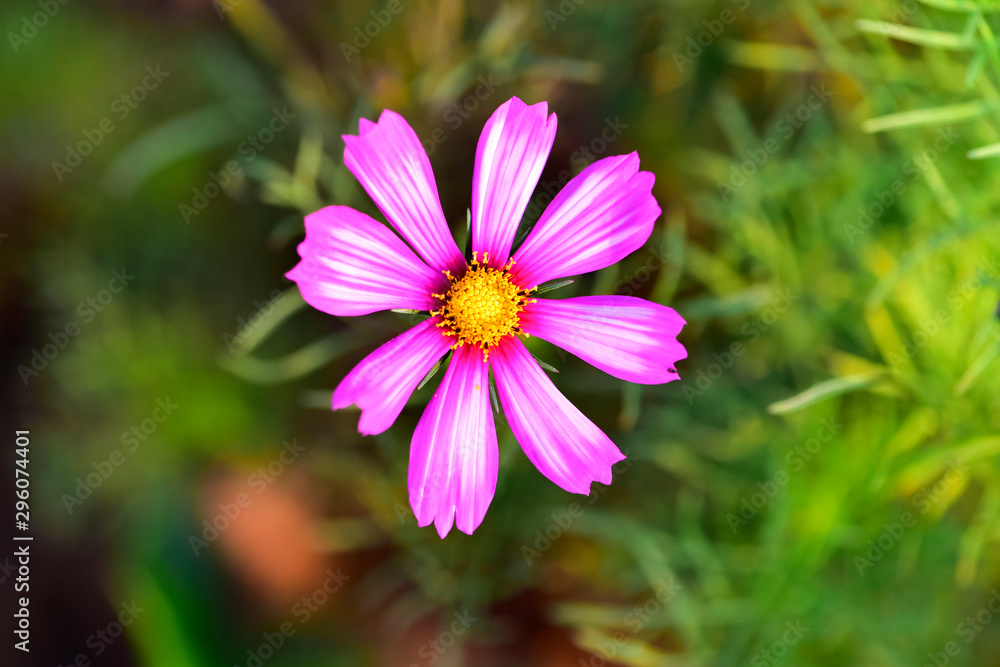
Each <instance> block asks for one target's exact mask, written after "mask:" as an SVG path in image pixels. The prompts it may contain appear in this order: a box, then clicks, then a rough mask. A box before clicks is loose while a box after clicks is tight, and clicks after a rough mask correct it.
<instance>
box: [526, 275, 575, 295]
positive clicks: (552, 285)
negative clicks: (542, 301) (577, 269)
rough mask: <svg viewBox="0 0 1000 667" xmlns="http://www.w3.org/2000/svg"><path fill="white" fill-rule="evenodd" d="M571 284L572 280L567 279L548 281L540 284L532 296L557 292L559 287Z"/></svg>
mask: <svg viewBox="0 0 1000 667" xmlns="http://www.w3.org/2000/svg"><path fill="white" fill-rule="evenodd" d="M573 282H574V281H573V279H572V278H568V279H566V280H550V281H549V282H547V283H542V284H541V285H539V286H538V287H536V288H535V290H534V292H533V294H545V293H546V292H551V291H553V290H557V289H559V288H560V287H566V285H572V284H573Z"/></svg>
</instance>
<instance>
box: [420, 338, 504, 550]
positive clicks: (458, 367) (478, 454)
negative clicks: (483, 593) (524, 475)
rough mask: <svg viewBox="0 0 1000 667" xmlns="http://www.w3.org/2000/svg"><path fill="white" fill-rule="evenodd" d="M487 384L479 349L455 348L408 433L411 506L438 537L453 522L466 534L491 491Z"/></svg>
mask: <svg viewBox="0 0 1000 667" xmlns="http://www.w3.org/2000/svg"><path fill="white" fill-rule="evenodd" d="M488 383H489V365H488V364H487V362H485V361H484V360H483V354H482V352H481V351H480V350H479V349H478V348H474V347H472V346H470V345H463V346H461V347H459V348H457V349H456V350H455V354H454V356H452V359H451V363H450V364H449V366H448V370H447V372H446V373H445V376H444V379H443V380H442V381H441V385H440V386H439V387H438V389H437V391H436V392H435V393H434V397H433V398H432V399H431V402H430V404H429V405H428V406H427V409H426V410H425V411H424V414H423V416H422V417H421V418H420V423H419V424H417V429H416V430H415V431H414V432H413V441H412V443H411V445H410V473H409V489H410V505H411V506H412V507H413V513H414V514H415V515H416V517H417V523H418V524H419V525H421V526H426V525H427V524H429V523H430V522H431V521H433V522H434V527H435V528H437V532H438V535H440V536H441V537H442V538H444V536H445V535H447V534H448V531H450V530H451V526H452V523H453V522H454V523H457V525H458V529H459V530H461V531H462V532H463V533H468V534H470V535H471V534H472V531H473V530H475V529H476V527H478V526H479V524H480V523H482V522H483V517H485V516H486V510H487V508H488V507H489V506H490V502H491V501H492V500H493V493H494V491H496V485H497V467H498V461H499V453H498V451H497V434H496V429H495V428H494V426H493V411H492V410H491V409H490V398H489V384H488Z"/></svg>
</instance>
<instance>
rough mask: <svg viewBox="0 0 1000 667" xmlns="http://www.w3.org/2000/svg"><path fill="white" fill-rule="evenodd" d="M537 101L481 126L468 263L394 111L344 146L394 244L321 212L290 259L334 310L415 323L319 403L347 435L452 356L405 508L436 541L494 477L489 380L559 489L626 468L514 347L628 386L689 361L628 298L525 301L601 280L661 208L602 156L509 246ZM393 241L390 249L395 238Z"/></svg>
mask: <svg viewBox="0 0 1000 667" xmlns="http://www.w3.org/2000/svg"><path fill="white" fill-rule="evenodd" d="M555 133H556V116H555V114H552V115H548V107H547V105H546V103H544V102H542V103H540V104H535V105H532V106H528V105H526V104H524V102H522V101H521V100H519V99H517V98H516V97H515V98H512V99H511V100H509V101H508V102H506V103H505V104H503V105H502V106H501V107H500V108H498V109H497V110H496V111H495V112H494V113H493V116H492V117H491V118H490V119H489V121H488V122H487V123H486V127H485V128H484V129H483V133H482V135H481V136H480V138H479V145H478V147H477V148H476V163H475V170H474V172H473V176H472V206H471V223H470V225H471V227H470V232H471V236H472V260H471V261H467V260H466V258H465V257H464V256H463V254H462V252H461V251H459V249H458V246H457V245H456V243H455V240H454V239H453V238H452V236H451V233H450V231H449V229H448V225H447V223H446V222H445V219H444V214H443V213H442V211H441V203H440V200H439V198H438V192H437V186H436V185H435V181H434V173H433V172H432V171H431V165H430V161H429V160H428V158H427V154H426V152H425V151H424V149H423V147H422V146H421V144H420V141H419V139H418V138H417V135H416V133H414V131H413V129H412V128H411V127H410V126H409V125H408V124H407V122H406V121H405V120H404V119H403V118H402V116H400V115H399V114H397V113H394V112H392V111H388V110H387V111H384V112H383V113H382V115H381V117H379V120H378V123H373V122H371V121H369V120H366V119H361V122H360V132H359V134H358V136H350V135H348V136H345V137H344V140H345V142H346V143H347V147H346V149H345V151H344V162H345V163H346V165H347V168H348V169H350V170H351V173H353V174H354V176H355V177H357V179H358V180H359V181H360V182H361V185H362V186H363V187H364V189H365V191H366V192H367V193H368V194H369V196H371V198H372V199H373V200H374V201H375V204H376V205H377V206H378V208H379V210H380V211H382V213H383V215H385V217H386V219H387V220H388V221H389V223H390V224H391V225H392V227H393V228H394V229H395V230H396V231H397V232H398V233H399V236H397V235H396V234H394V233H393V232H392V231H390V230H389V229H388V228H387V227H386V226H385V225H383V224H381V223H379V222H376V221H375V220H373V219H372V218H370V217H368V216H367V215H365V214H364V213H360V212H358V211H356V210H354V209H351V208H348V207H346V206H329V207H327V208H324V209H322V210H319V211H317V212H315V213H312V214H310V215H308V216H306V219H305V226H306V237H305V240H304V241H303V242H302V244H301V245H299V248H298V250H299V255H300V256H301V258H302V261H301V262H299V264H298V265H296V267H295V268H294V269H292V271H290V272H289V273H288V277H289V278H291V279H292V280H294V281H295V282H296V283H298V285H299V289H300V290H301V292H302V296H303V298H304V299H305V300H306V301H307V302H308V303H309V304H310V305H312V306H313V307H314V308H317V309H319V310H321V311H323V312H326V313H330V314H331V315H365V314H368V313H373V312H376V311H380V310H388V309H412V310H417V311H427V312H429V313H430V317H429V318H428V319H426V320H424V321H422V322H421V323H420V324H417V325H416V326H414V327H413V328H412V329H410V330H409V331H407V332H405V333H403V334H401V335H400V336H397V337H396V338H394V339H393V340H390V341H389V342H388V343H386V344H384V345H382V346H381V347H379V348H378V349H377V350H375V351H374V352H372V353H371V354H370V355H368V356H367V357H366V358H365V359H364V360H363V361H361V363H359V364H358V365H357V366H356V367H355V368H354V369H353V370H352V371H351V372H350V373H349V374H348V375H347V377H345V378H344V380H343V381H342V382H341V383H340V385H339V386H338V387H337V389H336V391H334V393H333V409H334V410H339V409H341V408H344V407H347V406H349V405H351V404H355V405H357V406H358V407H359V408H360V409H361V419H360V422H359V425H358V430H359V431H360V432H361V433H363V434H366V435H371V434H376V433H381V432H383V431H385V430H386V429H388V428H389V427H390V426H391V425H392V423H393V422H394V421H395V420H396V417H398V416H399V414H400V412H401V411H402V410H403V406H404V405H406V402H407V400H408V399H409V397H410V395H411V394H412V393H413V391H414V390H415V389H416V387H417V385H418V384H419V383H420V381H421V380H422V379H423V378H424V377H425V376H426V375H427V373H428V372H429V371H430V370H431V369H432V368H433V367H434V365H435V364H436V363H437V362H438V361H439V360H440V359H441V358H442V357H443V356H444V355H445V354H446V353H447V352H448V351H449V350H454V353H453V355H452V357H451V361H450V363H449V365H448V369H447V371H446V372H445V374H444V378H443V379H442V380H441V384H440V385H439V386H438V388H437V391H436V392H435V393H434V396H433V398H431V400H430V403H429V404H428V405H427V408H426V409H425V411H424V414H423V416H422V417H421V418H420V422H419V423H418V424H417V428H416V430H415V432H414V433H413V440H412V443H411V445H410V467H409V484H408V486H409V493H410V504H411V506H412V508H413V512H414V514H415V515H416V517H417V522H418V523H419V525H421V526H426V525H428V524H430V523H431V522H432V521H433V522H434V525H435V527H436V528H437V531H438V534H439V535H440V536H441V537H442V538H443V537H444V536H445V535H447V534H448V532H449V531H450V530H451V527H452V525H453V524H454V523H457V524H458V528H459V530H461V531H463V532H465V533H469V534H471V533H472V531H473V530H475V529H476V528H477V527H478V526H479V524H480V523H482V521H483V517H484V516H485V515H486V509H487V508H488V507H489V505H490V502H491V501H492V500H493V494H494V491H495V489H496V482H497V461H498V450H497V436H496V430H495V428H494V422H493V411H492V409H491V405H490V398H489V395H488V393H489V382H490V370H492V371H493V377H494V379H495V382H496V388H497V393H498V395H499V399H500V404H501V406H502V407H503V411H504V414H505V415H506V417H507V421H508V423H509V424H510V428H511V431H513V433H514V437H515V438H516V439H517V441H518V443H520V445H521V448H522V449H523V450H524V453H525V454H526V455H527V457H528V458H529V459H530V460H531V462H532V463H533V464H534V465H535V467H537V468H538V470H539V471H541V473H542V474H543V475H545V476H546V477H548V478H549V479H550V480H552V481H553V482H555V483H556V484H557V485H558V486H560V487H561V488H563V489H565V490H567V491H570V492H573V493H582V494H588V493H589V492H590V485H591V482H593V481H598V482H601V483H603V484H609V483H610V482H611V466H612V465H613V464H614V463H616V462H617V461H620V460H622V459H624V458H625V457H624V456H623V455H622V453H621V452H620V451H619V450H618V448H617V447H616V446H615V445H614V443H613V442H611V440H610V439H609V438H608V436H606V435H605V434H604V433H603V432H602V431H601V429H599V428H598V427H597V426H596V425H594V423H593V422H591V421H590V420H589V419H587V418H586V417H585V416H584V415H583V414H582V413H581V412H580V411H579V410H578V409H576V407H574V406H573V405H572V404H571V403H570V402H569V401H568V400H567V399H566V398H565V397H564V396H563V395H562V394H561V393H560V392H559V391H558V390H557V389H556V387H555V385H553V383H552V381H551V380H550V379H549V378H548V376H547V375H546V374H545V373H544V372H543V371H542V369H541V367H540V366H539V364H538V363H537V361H536V360H535V359H534V358H533V357H532V356H531V354H530V353H529V352H528V350H527V349H526V348H525V346H524V343H523V342H522V341H521V337H527V336H529V335H534V336H538V337H539V338H543V339H545V340H547V341H549V342H551V343H554V344H555V345H558V346H559V347H562V348H563V349H565V350H567V351H569V352H571V353H573V354H575V355H576V356H578V357H580V358H581V359H583V360H584V361H586V362H588V363H590V364H592V365H594V366H596V367H597V368H600V369H601V370H603V371H605V372H607V373H610V374H611V375H613V376H615V377H617V378H621V379H623V380H627V381H629V382H638V383H643V384H660V383H664V382H670V381H671V380H676V379H677V377H678V376H677V371H676V370H674V364H675V363H676V362H677V361H679V360H680V359H684V358H685V357H686V356H687V352H686V351H685V349H684V347H683V346H682V345H681V344H680V343H679V342H678V341H677V334H678V333H680V330H681V328H682V327H683V326H684V324H685V322H684V320H683V319H682V318H681V317H680V315H678V314H677V313H676V312H675V311H674V310H672V309H670V308H667V307H665V306H661V305H659V304H655V303H651V302H649V301H645V300H642V299H638V298H634V297H630V296H583V297H576V298H568V299H561V300H552V299H542V298H535V297H534V296H533V293H534V291H535V290H536V288H537V286H538V285H540V284H542V283H544V282H546V281H550V280H553V279H556V278H564V277H567V276H574V275H578V274H582V273H588V272H591V271H596V270H598V269H603V268H604V267H607V266H610V265H611V264H614V263H615V262H617V261H619V260H621V259H622V258H623V257H625V256H626V255H628V254H629V253H631V252H633V251H634V250H636V249H638V248H639V247H640V246H642V245H643V244H644V243H645V242H646V240H647V239H648V238H649V235H650V233H651V232H652V229H653V222H654V221H655V220H656V218H657V217H659V215H660V207H659V206H658V205H657V203H656V200H655V199H654V198H653V195H652V187H653V174H651V173H649V172H645V171H639V157H638V155H637V154H635V153H632V154H630V155H621V156H614V157H608V158H604V159H602V160H598V161H597V162H595V163H593V164H591V165H590V166H589V167H587V168H586V169H584V170H583V172H581V173H580V174H579V175H577V176H576V177H575V178H573V179H572V180H571V181H570V182H569V183H568V184H567V185H566V187H565V188H563V189H562V190H561V191H560V192H559V194H558V195H556V197H555V199H553V200H552V203H551V205H550V206H549V207H548V208H547V210H546V211H545V212H544V214H543V215H542V217H541V218H540V219H539V220H538V223H537V224H536V225H535V226H534V228H533V229H532V231H531V233H530V234H529V235H528V237H527V239H525V241H524V243H523V244H522V245H521V246H520V247H519V248H517V249H516V250H515V251H514V253H513V255H511V248H512V245H513V243H514V235H515V232H516V230H517V227H518V224H519V223H520V221H521V217H522V215H523V214H524V211H525V208H526V207H527V205H528V200H529V198H530V197H531V194H532V192H533V191H534V189H535V186H536V184H537V183H538V178H539V176H540V175H541V172H542V167H543V166H544V164H545V161H546V159H547V158H548V155H549V152H550V151H551V149H552V142H553V139H554V138H555ZM400 236H401V237H402V239H401V238H400Z"/></svg>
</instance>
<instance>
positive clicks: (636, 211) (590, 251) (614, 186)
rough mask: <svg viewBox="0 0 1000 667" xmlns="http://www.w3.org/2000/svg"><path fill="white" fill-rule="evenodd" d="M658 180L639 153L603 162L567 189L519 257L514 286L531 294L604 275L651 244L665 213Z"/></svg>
mask: <svg viewBox="0 0 1000 667" xmlns="http://www.w3.org/2000/svg"><path fill="white" fill-rule="evenodd" d="M653 180H654V178H653V175H652V174H651V173H649V172H648V171H642V172H640V171H639V156H638V155H637V154H636V153H630V154H629V155H616V156H614V157H607V158H604V159H603V160H598V161H597V162H595V163H594V164H592V165H590V166H589V167H587V168H586V169H584V170H583V171H582V172H580V174H578V175H577V176H576V177H574V178H573V180H571V181H570V182H569V183H568V184H567V185H566V187H565V188H563V189H562V190H561V191H560V192H559V194H558V195H556V198H555V199H554V200H553V201H552V203H551V204H550V205H549V207H548V208H547V209H546V210H545V213H543V214H542V217H541V218H540V219H539V220H538V223H537V224H536V225H535V228H534V229H533V230H532V231H531V234H529V235H528V238H527V239H526V240H525V242H524V245H522V246H521V247H520V248H518V250H517V252H516V253H514V261H515V262H516V263H515V264H514V269H513V275H514V278H515V282H516V283H517V284H518V285H520V286H522V287H526V288H530V287H535V286H537V285H540V284H541V283H543V282H546V281H548V280H553V279H555V278H564V277H566V276H575V275H579V274H581V273H589V272H591V271H596V270H598V269H603V268H604V267H606V266H610V265H612V264H614V263H615V262H617V261H619V260H620V259H622V258H623V257H625V256H626V255H628V254H629V253H631V252H633V251H634V250H636V249H638V248H639V247H641V246H642V244H643V243H645V242H646V239H648V238H649V235H650V233H651V232H652V231H653V223H654V222H655V221H656V218H658V217H659V215H660V207H659V206H658V205H657V203H656V199H655V198H654V197H653V194H652V190H653Z"/></svg>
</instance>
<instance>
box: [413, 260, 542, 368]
mask: <svg viewBox="0 0 1000 667" xmlns="http://www.w3.org/2000/svg"><path fill="white" fill-rule="evenodd" d="M476 255H477V253H472V262H471V263H470V264H469V266H468V267H467V268H466V270H465V274H464V275H463V276H462V277H461V278H455V277H454V276H452V275H451V272H449V271H445V272H444V274H445V275H446V276H447V277H448V281H449V282H450V283H451V288H450V289H449V290H448V293H447V294H433V295H432V296H434V297H437V298H438V299H441V300H442V302H443V303H442V304H441V307H440V308H438V309H437V310H434V311H431V315H440V316H441V322H439V323H438V326H439V327H447V328H448V329H449V331H447V332H445V334H446V335H448V336H455V338H456V339H457V340H456V341H455V344H454V345H452V349H455V348H457V347H460V346H462V345H466V344H468V345H475V346H476V347H478V348H479V349H481V350H482V351H483V358H484V359H486V358H489V353H490V347H491V346H495V345H496V344H497V343H498V342H499V341H500V339H501V338H503V337H504V336H508V335H511V334H521V329H520V323H521V321H520V317H519V313H520V312H521V311H522V310H523V309H524V306H525V304H527V303H532V302H533V300H530V299H528V295H529V294H530V293H531V291H532V290H533V289H534V288H533V287H532V288H531V289H527V290H525V289H521V288H520V287H518V286H517V285H515V284H514V283H513V281H512V280H511V277H510V268H511V267H512V266H513V265H514V260H511V261H510V262H508V263H507V265H506V266H504V267H503V268H501V269H494V268H491V267H489V266H487V262H489V255H488V254H486V253H484V254H483V261H482V262H480V261H479V260H478V258H477V256H476ZM525 335H527V334H525Z"/></svg>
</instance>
